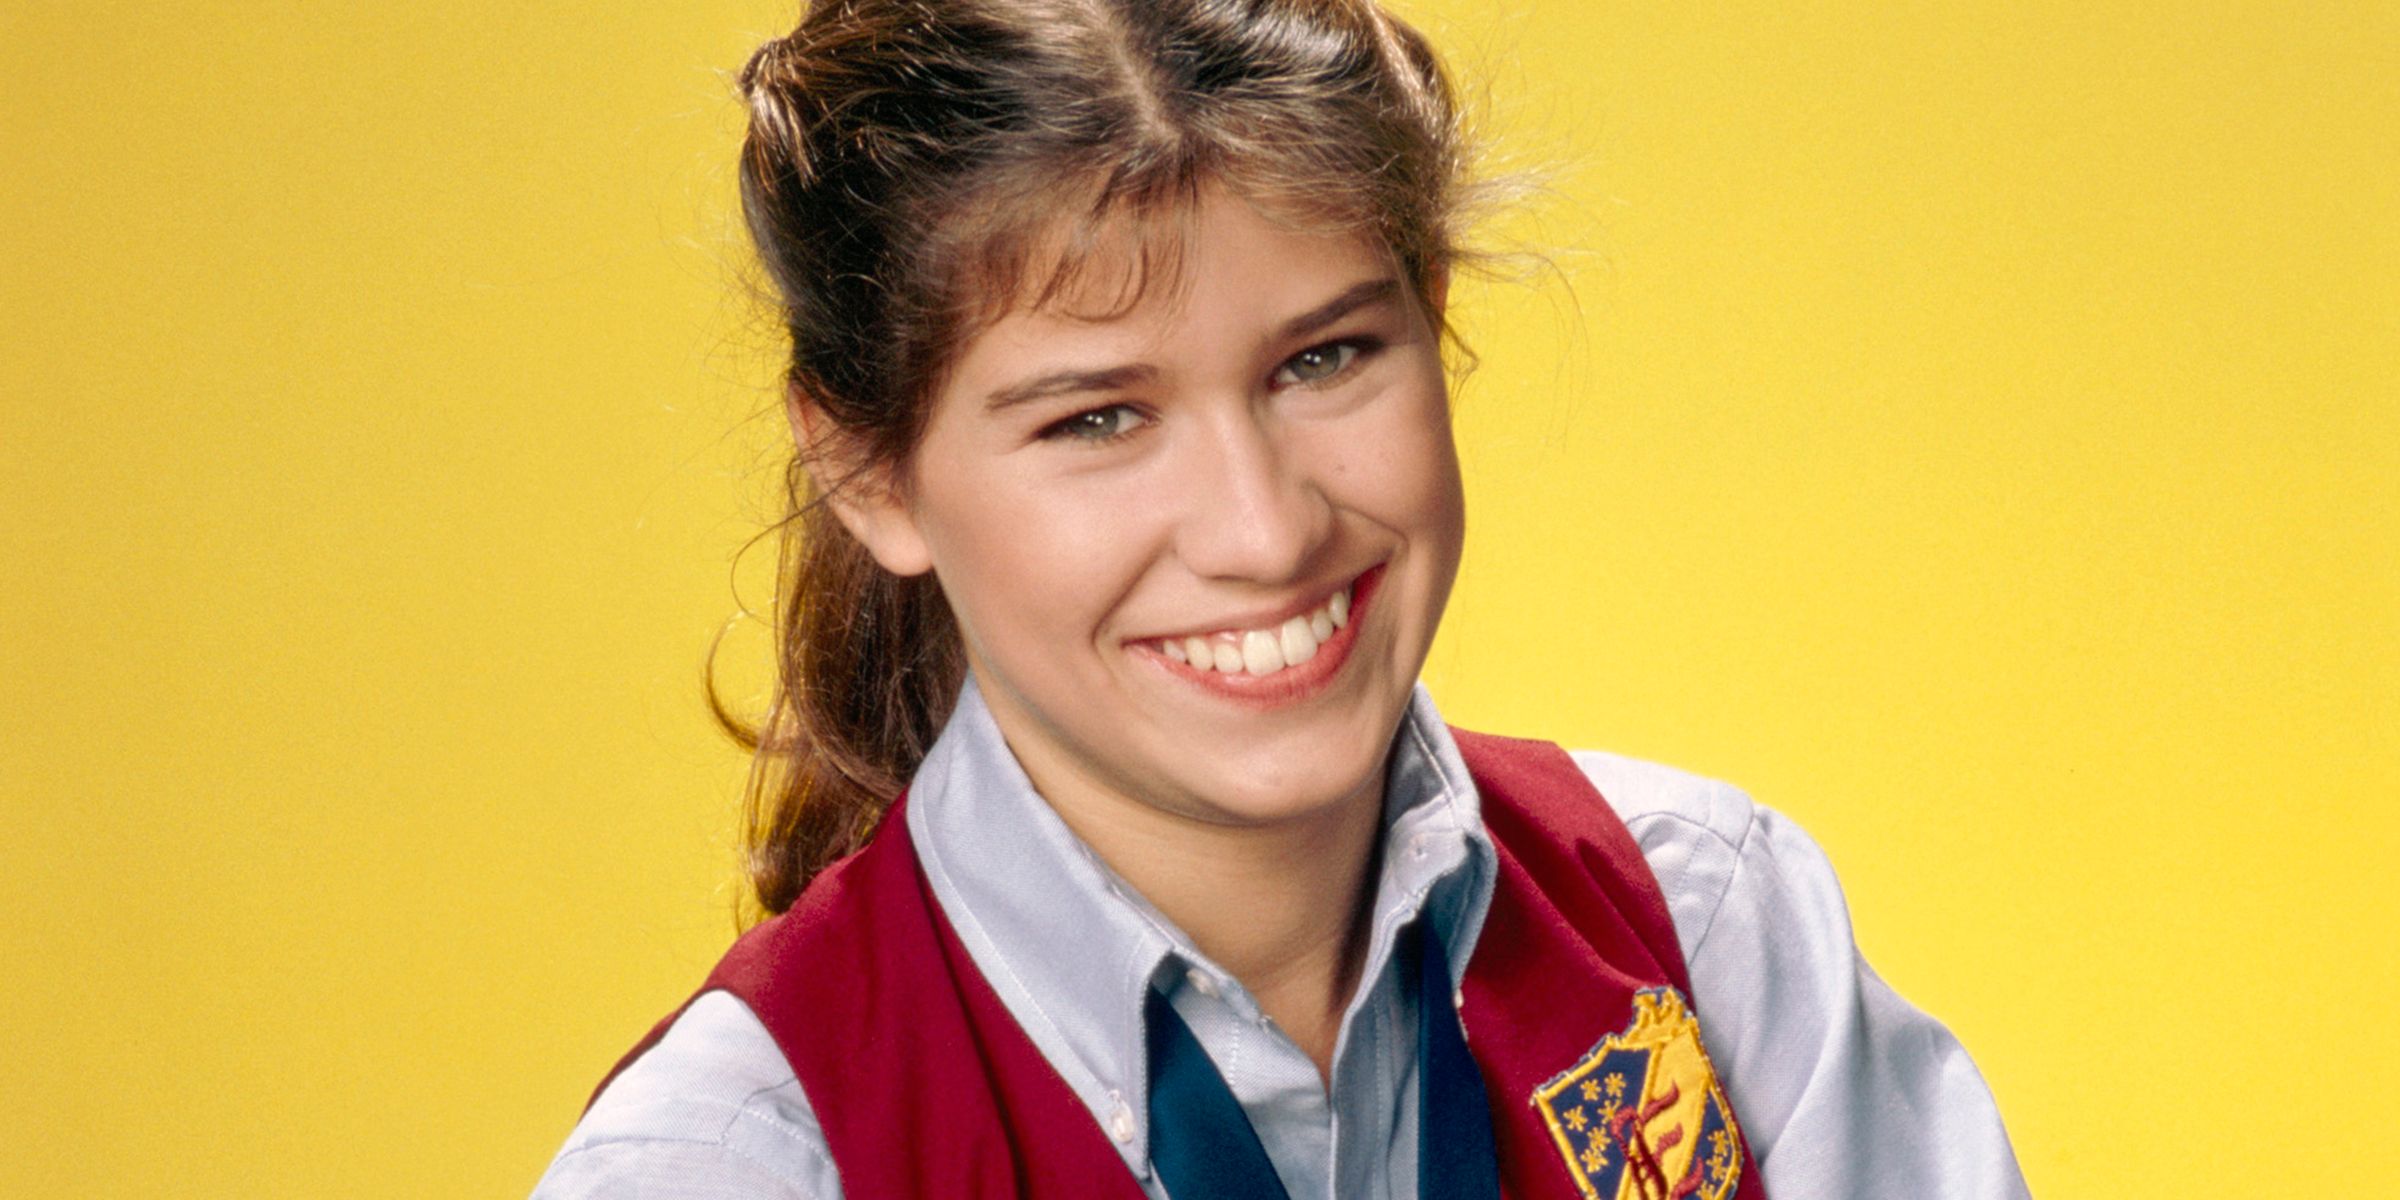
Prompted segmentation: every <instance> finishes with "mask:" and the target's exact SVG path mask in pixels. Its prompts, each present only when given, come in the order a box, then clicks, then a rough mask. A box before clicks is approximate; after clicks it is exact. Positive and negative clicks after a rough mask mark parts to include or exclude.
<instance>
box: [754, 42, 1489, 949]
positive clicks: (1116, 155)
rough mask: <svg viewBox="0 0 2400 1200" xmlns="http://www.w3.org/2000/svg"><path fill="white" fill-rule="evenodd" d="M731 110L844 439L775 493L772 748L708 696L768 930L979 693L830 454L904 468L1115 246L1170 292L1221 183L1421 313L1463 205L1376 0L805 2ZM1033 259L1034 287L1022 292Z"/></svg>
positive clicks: (815, 372)
mask: <svg viewBox="0 0 2400 1200" xmlns="http://www.w3.org/2000/svg"><path fill="white" fill-rule="evenodd" d="M740 86H741V90H742V93H743V95H744V97H745V98H746V100H747V102H748V104H749V109H750V130H749V135H748V137H747V138H746V139H745V140H744V141H743V144H742V157H741V196H742V208H743V213H744V215H745V217H746V218H747V220H748V224H749V229H750V234H751V237H752V239H753V241H754V242H755V243H756V246H757V250H758V255H759V258H760V260H761V262H762V263H763V265H764V267H765V270H766V274H767V277H768V278H769V280H770V281H771V282H772V283H773V285H774V288H775V291H776V293H777V297H778V299H779V301H780V304H781V307H782V317H783V321H784V325H785V328H786V331H787V332H788V333H789V335H790V339H791V363H790V368H789V372H788V386H789V388H790V391H791V394H792V396H793V398H794V400H795V402H805V403H807V404H810V405H812V406H814V407H815V408H816V409H817V411H818V412H820V413H821V414H822V415H823V417H824V418H825V419H826V421H827V422H828V423H829V424H830V426H831V427H832V431H833V433H832V437H831V438H829V439H820V445H819V446H815V447H812V446H802V447H800V448H799V449H798V451H797V452H796V453H795V454H794V456H793V459H792V463H791V465H790V468H789V470H788V474H787V483H788V488H787V491H788V493H789V497H790V504H791V508H790V512H789V515H788V516H787V517H786V519H785V521H784V523H783V525H782V526H781V530H782V537H783V550H782V556H781V562H780V574H779V582H778V585H777V592H778V595H777V602H776V611H775V618H774V620H775V634H776V658H777V664H776V665H777V680H776V687H775V694H774V699H773V701H772V703H771V705H770V707H769V709H768V712H767V714H766V717H765V719H764V721H763V722H761V723H760V724H759V725H757V726H755V727H753V726H750V725H747V724H745V723H744V722H742V721H741V720H739V719H738V718H736V717H735V716H734V715H732V714H731V713H730V712H729V711H728V709H727V708H726V706H725V705H724V704H723V702H722V701H721V700H718V699H717V698H716V697H715V694H714V690H713V688H712V691H711V700H712V704H713V705H714V706H715V708H716V711H717V715H718V718H719V719H720V721H722V722H723V723H724V724H725V726H726V728H727V729H729V730H731V731H732V732H733V733H734V735H735V736H736V737H737V738H740V739H742V740H743V742H744V743H745V744H746V745H749V746H751V747H752V748H753V749H754V750H755V751H756V758H755V764H754V767H753V770H752V772H751V778H750V784H749V789H748V791H749V795H748V800H747V814H746V820H745V828H744V841H745V846H746V850H747V856H748V863H747V865H748V870H749V874H750V881H751V884H752V887H753V888H754V889H755V891H756V893H757V898H758V902H759V904H760V906H761V907H763V908H764V909H765V910H766V911H768V912H781V911H783V910H784V909H786V908H788V907H790V906H791V904H792V902H793V901H794V900H795V899H797V898H798V896H799V894H800V891H801V889H802V888H803V887H804V886H805V885H806V884H807V883H808V881H809V879H810V878H812V877H813V876H814V875H815V874H816V873H817V872H818V871H820V870H822V869H823V868H824V867H825V866H826V865H828V864H829V863H831V862H832V861H834V860H835V859H837V858H839V857H841V856H842V855H844V854H846V853H848V852H850V851H851V850H853V849H856V848H857V847H858V846H859V845H860V844H861V843H862V842H864V840H865V839H866V837H867V835H868V834H870V833H871V832H873V830H874V828H875V825H876V823H877V821H878V820H880V819H881V817H882V815H883V812H884V809H885V808H886V807H888V806H889V804H890V803H891V800H892V798H893V797H894V796H896V795H897V794H898V793H899V791H900V789H901V788H902V787H903V786H904V785H905V784H906V783H907V781H908V779H909V777H910V776H911V775H912V774H913V773H914V772H915V770H916V768H917V764H918V763H919V762H920V761H921V760H922V759H923V758H924V755H925V752H926V750H927V748H928V747H930V745H931V744H932V742H933V739H934V737H935V735H936V734H937V733H938V732H939V731H940V729H941V727H942V724H943V722H944V721H945V720H947V719H948V717H949V712H950V707H951V705H952V704H953V703H954V702H955V700H956V698H957V695H958V689H959V687H960V685H961V683H962V680H963V673H964V671H965V669H966V668H965V654H964V651H963V649H962V647H961V645H960V641H959V635H958V630H957V626H956V624H955V623H954V621H953V619H952V617H951V614H950V609H949V606H948V604H947V602H946V601H945V600H944V598H943V596H942V593H941V589H940V585H939V584H938V582H936V580H935V579H934V577H933V576H932V575H931V574H927V575H924V576H919V577H916V578H897V577H894V576H893V575H891V574H890V573H888V572H886V571H884V570H883V569H882V568H881V567H879V566H878V565H877V564H876V563H875V561H874V560H873V559H872V558H871V557H870V556H869V555H868V553H867V551H866V550H865V548H864V547H862V546H861V545H860V544H859V543H858V541H857V540H856V539H854V538H853V537H851V536H850V534H849V533H848V532H847V531H846V530H845V529H844V528H843V527H842V526H841V524H840V522H839V521H838V520H837V519H836V518H835V516H834V515H833V513H832V512H831V511H830V510H829V508H828V507H827V506H826V505H825V504H823V503H822V500H823V498H824V496H825V494H826V492H827V490H828V489H831V488H838V487H840V486H843V485H844V483H845V482H846V480H847V476H846V475H845V476H842V477H839V478H827V476H833V475H837V474H839V472H836V471H833V470H829V469H828V463H829V462H830V459H828V458H827V457H825V456H823V455H820V454H819V453H817V451H818V450H819V449H821V448H823V446H825V445H827V444H829V443H833V442H838V443H839V444H840V446H841V447H843V448H844V450H845V453H844V454H843V455H842V456H841V458H842V461H843V462H844V463H846V464H850V465H852V466H853V467H854V468H855V469H858V470H865V471H889V470H890V469H891V468H893V467H895V466H898V465H901V464H904V463H905V462H906V459H907V456H908V454H909V452H910V450H911V449H912V448H913V447H914V445H915V444H916V440H917V437H918V434H919V433H920V431H921V429H922V427H923V425H924V421H925V417H926V413H927V410H928V409H929V407H930V401H931V399H932V398H933V396H934V395H935V394H936V393H937V391H938V389H939V387H940V384H941V374H942V370H943V368H944V366H945V365H946V364H947V362H948V361H949V360H950V359H951V358H952V357H953V355H954V352H955V350H956V349H957V347H959V346H961V345H963V344H964V343H965V341H966V340H967V339H968V338H970V337H971V336H973V334H974V333H975V332H976V330H977V329H978V328H979V327H980V326H981V325H982V324H983V323H985V322H988V321H990V320H993V319H996V318H997V317H998V316H999V315H1001V314H1002V313H1004V312H1005V311H1007V310H1008V309H1009V308H1010V307H1011V306H1014V305H1017V304H1020V303H1022V304H1028V305H1034V306H1038V305H1041V304H1045V303H1048V302H1050V301H1052V300H1053V299H1055V298H1057V297H1059V296H1060V295H1061V294H1062V292H1063V291H1064V289H1066V288H1068V287H1069V286H1071V284H1072V281H1073V280H1074V278H1075V277H1076V275H1077V273H1078V271H1079V270H1080V269H1081V267H1082V266H1083V265H1084V264H1085V263H1086V262H1087V261H1089V260H1092V259H1093V258H1095V257H1096V256H1097V255H1098V251H1099V247H1100V245H1101V244H1102V242H1103V241H1104V240H1105V237H1106V235H1108V234H1110V233H1111V232H1113V231H1119V230H1123V229H1126V228H1131V229H1132V230H1133V231H1134V233H1135V237H1136V241H1137V243H1138V245H1137V247H1136V250H1137V253H1136V255H1135V266H1134V269H1133V270H1132V272H1131V274H1130V276H1129V279H1128V281H1127V282H1128V284H1129V288H1128V290H1127V291H1124V292H1121V293H1119V294H1120V295H1123V296H1125V297H1127V303H1128V304H1129V305H1130V303H1132V302H1133V300H1134V299H1138V296H1139V294H1140V292H1141V290H1142V289H1143V288H1144V287H1145V286H1147V283H1148V281H1149V280H1150V279H1151V278H1152V277H1153V275H1154V274H1156V273H1158V271H1159V270H1165V271H1171V270H1172V267H1173V257H1174V254H1175V243H1174V242H1173V241H1172V239H1160V238H1158V237H1157V234H1158V233H1159V232H1160V231H1161V230H1166V231H1173V230H1175V229H1179V228H1180V227H1181V226H1180V222H1182V221H1183V220H1184V219H1185V218H1188V216H1189V215H1190V213H1191V210H1192V207H1193V204H1194V202H1195V201H1196V199H1197V197H1198V194H1199V191H1200V189H1201V187H1202V186H1203V185H1204V184H1207V183H1211V182H1216V183H1222V184H1224V185H1226V186H1227V187H1229V188H1230V189H1231V190H1233V191H1234V192H1235V193H1236V194H1239V195H1241V196H1243V197H1244V198H1245V199H1247V200H1248V201H1250V202H1251V203H1252V204H1254V205H1257V206H1258V207H1260V208H1261V209H1262V210H1263V211H1268V212H1272V213H1274V214H1275V215H1277V216H1278V217H1279V218H1282V219H1287V220H1291V221H1295V222H1305V223H1307V224H1308V225H1310V226H1311V227H1314V228H1322V229H1326V230H1340V231H1349V232H1357V233H1363V234H1369V235H1371V236H1373V237H1375V238H1377V239H1378V240H1379V241H1380V242H1381V243H1382V244H1383V245H1384V246H1386V247H1388V248H1389V250H1390V251H1391V253H1392V254H1393V255H1394V257H1395V259H1396V260H1397V262H1398V264H1399V266H1400V268H1401V270H1402V272H1403V274H1404V276H1405V277H1406V278H1407V279H1409V280H1410V282H1411V284H1412V285H1413V287H1414V288H1415V290H1416V293H1417V296H1418V298H1419V300H1420V301H1422V302H1425V303H1426V304H1427V308H1428V311H1429V312H1430V311H1432V308H1431V300H1432V298H1433V294H1434V291H1435V289H1437V288H1439V287H1440V286H1441V284H1440V281H1441V279H1442V278H1443V277H1444V276H1445V275H1446V274H1447V272H1448V271H1449V270H1450V268H1451V266H1452V265H1453V263H1454V262H1456V261H1457V260H1458V259H1459V258H1460V256H1461V253H1462V252H1461V249H1460V247H1459V245H1458V235H1457V226H1458V225H1459V223H1460V213H1461V210H1462V208H1463V206H1464V205H1465V204H1466V202H1467V200H1468V187H1469V185H1468V177H1467V172H1466V170H1465V166H1466V161H1465V160H1466V157H1467V146H1466V138H1465V137H1464V134H1463V131H1462V122H1461V120H1460V117H1459V109H1458V105H1457V103H1456V101H1455V99H1454V96H1453V92H1452V90H1451V87H1450V85H1449V83H1448V81H1447V80H1446V78H1445V77H1444V74H1443V70H1442V66H1441V63H1440V61H1439V59H1438V58H1436V56H1435V55H1434V53H1433V51H1432V49H1431V48H1430V47H1429V46H1428V45H1427V43H1426V41H1425V39H1424V38H1423V37H1422V36H1421V35H1419V34H1418V33H1417V32H1416V31H1415V30H1414V29H1411V28H1410V27H1408V26H1407V25H1405V24H1403V23H1402V22H1400V21H1399V20H1398V19H1396V18H1394V17H1392V16H1391V15H1389V14H1387V13H1385V12H1383V11H1382V10H1381V9H1380V8H1378V7H1377V6H1376V5H1375V4H1374V3H1373V0H815V2H814V3H812V4H811V5H810V6H809V8H808V10H807V13H806V15H805V16H803V18H802V19H801V22H800V25H799V28H797V29H795V30H793V31H792V33H791V34H789V35H788V36H785V37H781V38H777V39H775V40H773V41H770V42H768V43H767V44H765V45H764V46H761V47H759V49H758V51H757V53H755V54H754V55H752V56H751V59H750V62H749V64H748V65H747V66H745V67H744V68H743V69H742V73H741V77H740ZM1159 218H1167V219H1166V220H1160V219H1159ZM1037 251H1038V254H1039V257H1040V268H1041V269H1043V270H1046V271H1047V272H1048V274H1047V275H1046V277H1044V278H1043V279H1042V280H1041V281H1040V282H1039V284H1038V285H1037V286H1032V287H1028V286H1025V285H1026V284H1027V282H1028V278H1029V276H1028V272H1029V271H1032V270H1034V269H1035V262H1034V260H1035V259H1036V256H1037ZM1111 261H1118V260H1113V259H1112V260H1111ZM902 476H904V472H892V473H891V475H890V476H887V478H898V477H902Z"/></svg>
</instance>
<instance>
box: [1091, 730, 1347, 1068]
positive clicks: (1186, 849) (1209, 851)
mask: <svg viewBox="0 0 2400 1200" xmlns="http://www.w3.org/2000/svg"><path fill="white" fill-rule="evenodd" d="M1052 803H1053V807H1055V808H1057V809H1058V811H1059V815H1060V817H1061V819H1063V820H1064V821H1066V823H1067V826H1068V828H1070V829H1073V830H1074V831H1075V833H1076V835H1077V836H1078V837H1081V838H1082V839H1083V840H1084V842H1085V843H1086V844H1088V845H1090V846H1091V847H1092V849H1093V851H1094V852H1095V853H1097V854H1098V855H1099V856H1100V858H1101V860H1102V861H1104V862H1106V863H1107V864H1108V865H1109V866H1110V867H1111V868H1112V869H1114V870H1115V871H1116V872H1117V874H1119V875H1120V876H1123V877H1124V879H1125V881H1126V882H1127V883H1129V884H1132V885H1133V887H1134V888H1135V889H1136V890H1138V891H1140V892H1141V894H1142V896H1143V897H1144V898H1145V899H1147V900H1149V902H1150V903H1151V904H1152V905H1154V906H1156V907H1157V908H1158V910H1159V911H1160V912H1162V913H1164V914H1166V916H1167V919H1169V920H1171V921H1173V922H1175V924H1176V926H1177V927H1178V928H1180V929H1182V930H1183V931H1184V933H1185V934H1186V935H1187V936H1189V937H1190V938H1191V939H1192V943H1193V944H1194V945H1195V946H1198V947H1199V948H1200V951H1201V952H1202V953H1204V954H1206V955H1208V957H1209V958H1210V959H1212V960H1214V961H1215V962H1217V963H1218V964H1220V965H1222V966H1223V967H1224V968H1225V969H1226V970H1227V971H1230V972H1232V973H1233V976H1234V978H1236V979H1238V980H1240V981H1241V983H1242V986H1243V987H1245V988H1248V989H1249V991H1250V994H1251V995H1253V996H1255V997H1257V999H1258V1002H1259V1006H1260V1007H1261V1008H1262V1009H1264V1010H1265V1012H1266V1015H1267V1016H1268V1017H1269V1018H1270V1019H1272V1020H1273V1021H1274V1022H1275V1024H1276V1025H1277V1026H1278V1027H1280V1028H1281V1029H1282V1030H1283V1032H1284V1033H1285V1034H1286V1035H1287V1036H1289V1037H1290V1038H1291V1039H1292V1040H1293V1041H1294V1042H1295V1043H1297V1044H1298V1045H1299V1047H1300V1048H1301V1049H1302V1050H1303V1051H1305V1052H1306V1053H1307V1054H1308V1056H1309V1057H1310V1058H1311V1059H1314V1060H1315V1061H1316V1064H1317V1073H1318V1075H1319V1076H1320V1077H1323V1078H1327V1079H1330V1076H1331V1071H1332V1062H1333V1047H1334V1041H1335V1038H1336V1037H1337V1036H1338V1034H1339V1033H1340V1031H1341V1021H1342V1013H1343V1011H1344V1010H1345V1009H1347V1008H1348V1007H1349V1002H1350V996H1351V993H1353V992H1354V991H1356V990H1357V987H1358V979H1359V974H1360V971H1361V969H1362V968H1363V966H1364V961H1365V957H1366V944H1367V933H1368V929H1369V925H1370V918H1371V913H1370V907H1371V905H1372V899H1373V894H1374V892H1373V887H1372V883H1371V880H1372V872H1373V871H1374V869H1375V853H1376V846H1377V842H1378V834H1379V833H1380V832H1381V829H1382V825H1383V774H1382V772H1381V771H1378V772H1376V774H1375V775H1374V777H1373V778H1371V779H1370V780H1368V782H1367V785H1366V786H1364V787H1362V788H1361V789H1360V790H1359V791H1358V792H1356V793H1354V794H1353V795H1352V796H1351V797H1350V798H1349V799H1347V800H1345V801H1343V802H1342V803H1340V804H1338V805H1335V806H1334V807H1333V808H1332V809H1330V810H1328V811H1326V812H1323V813H1319V814H1311V815H1310V816H1308V817H1305V818H1297V819H1294V820H1291V821H1286V822H1278V823H1275V824H1271V825H1238V826H1237V825H1222V824H1216V823H1211V822H1206V821H1199V820H1195V819H1193V818H1190V817H1185V816H1181V815H1179V814H1174V813H1168V812H1163V811H1161V810H1158V809H1154V808H1150V807H1147V806H1145V805H1141V804H1138V803H1122V802H1120V803H1115V804H1094V805H1085V804H1073V803H1070V804H1059V803H1058V802H1057V801H1056V800H1053V802H1052Z"/></svg>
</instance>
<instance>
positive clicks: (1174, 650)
mask: <svg viewBox="0 0 2400 1200" xmlns="http://www.w3.org/2000/svg"><path fill="white" fill-rule="evenodd" d="M1354 586H1356V585H1355V583H1350V584H1344V585H1342V589H1341V590H1340V591H1338V592H1335V593H1334V594H1333V595H1332V596H1330V597H1327V598H1326V600H1325V602H1324V603H1322V604H1319V605H1317V606H1316V607H1315V608H1312V609H1310V610H1308V611H1307V612H1304V613H1302V614H1300V615H1299V616H1296V617H1292V618H1289V619H1287V620H1284V621H1281V622H1278V623H1276V624H1274V625H1270V626H1267V627H1265V628H1261V629H1221V630H1218V631H1217V632H1215V633H1207V634H1196V635H1192V636H1188V637H1175V638H1158V639H1155V640H1152V641H1149V642H1145V643H1142V644H1143V645H1145V646H1148V647H1149V648H1150V649H1152V650H1155V651H1157V652H1158V653H1159V654H1161V655H1163V656H1165V657H1166V658H1167V659H1168V660H1169V661H1171V662H1177V663H1181V664H1183V665H1185V666H1187V667H1190V668H1192V669H1193V670H1196V671H1214V672H1217V673H1218V674H1222V675H1273V674H1275V673H1276V672H1278V671H1282V670H1284V669H1286V668H1289V667H1297V666H1299V665H1301V664H1302V663H1305V662H1307V661H1308V660H1310V659H1312V658H1315V657H1316V656H1317V649H1318V647H1320V646H1323V645H1324V644H1325V643H1327V642H1330V641H1332V640H1333V635H1334V634H1335V633H1336V632H1337V631H1339V630H1341V629H1342V628H1344V627H1346V626H1348V625H1349V624H1350V590H1351V588H1352V587H1354Z"/></svg>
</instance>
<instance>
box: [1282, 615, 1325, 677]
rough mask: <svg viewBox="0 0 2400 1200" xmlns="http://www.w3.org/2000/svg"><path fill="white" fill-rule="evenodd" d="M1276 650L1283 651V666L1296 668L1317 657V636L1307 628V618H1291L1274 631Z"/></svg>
mask: <svg viewBox="0 0 2400 1200" xmlns="http://www.w3.org/2000/svg"><path fill="white" fill-rule="evenodd" d="M1275 635H1276V636H1275V641H1276V643H1277V646H1276V648H1277V649H1279V650H1282V651H1283V665H1285V666H1287V667H1296V666H1299V665H1300V664H1301V663H1304V662H1307V661H1308V660H1310V659H1312V658H1315V657H1316V656H1317V635H1316V634H1314V633H1311V632H1310V631H1309V628H1308V618H1307V617H1293V618H1292V619H1291V620H1289V621H1285V622H1284V623H1283V628H1281V629H1278V630H1276V631H1275Z"/></svg>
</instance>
